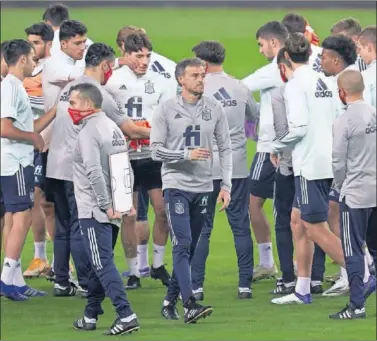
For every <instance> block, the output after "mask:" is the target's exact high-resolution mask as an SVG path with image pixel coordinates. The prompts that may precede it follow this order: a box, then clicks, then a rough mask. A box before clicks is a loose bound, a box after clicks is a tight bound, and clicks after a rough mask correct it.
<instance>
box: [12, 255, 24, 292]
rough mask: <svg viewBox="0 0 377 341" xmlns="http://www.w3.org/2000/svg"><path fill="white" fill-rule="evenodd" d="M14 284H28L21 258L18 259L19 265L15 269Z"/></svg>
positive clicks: (20, 285)
mask: <svg viewBox="0 0 377 341" xmlns="http://www.w3.org/2000/svg"><path fill="white" fill-rule="evenodd" d="M13 285H15V286H17V287H23V286H25V285H26V283H25V280H24V275H23V274H22V267H21V259H19V260H18V265H17V266H16V270H15V271H14V276H13Z"/></svg>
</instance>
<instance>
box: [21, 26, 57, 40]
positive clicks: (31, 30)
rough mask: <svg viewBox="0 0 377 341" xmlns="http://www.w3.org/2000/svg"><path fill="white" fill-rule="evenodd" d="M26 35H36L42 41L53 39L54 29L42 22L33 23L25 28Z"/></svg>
mask: <svg viewBox="0 0 377 341" xmlns="http://www.w3.org/2000/svg"><path fill="white" fill-rule="evenodd" d="M25 33H26V35H31V34H32V35H36V36H39V37H41V38H42V40H43V41H44V42H46V41H53V40H54V30H53V29H52V27H51V26H50V25H47V24H46V23H44V22H39V23H37V24H33V25H31V26H29V27H27V28H26V29H25Z"/></svg>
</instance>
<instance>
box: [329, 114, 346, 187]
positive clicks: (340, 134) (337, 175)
mask: <svg viewBox="0 0 377 341" xmlns="http://www.w3.org/2000/svg"><path fill="white" fill-rule="evenodd" d="M348 141H349V132H348V119H347V117H346V116H345V115H342V116H340V117H338V118H337V119H336V121H335V123H334V127H333V148H332V169H333V173H334V187H335V188H336V189H337V190H340V189H341V188H342V185H343V182H344V179H345V178H346V170H347V168H346V165H347V150H348Z"/></svg>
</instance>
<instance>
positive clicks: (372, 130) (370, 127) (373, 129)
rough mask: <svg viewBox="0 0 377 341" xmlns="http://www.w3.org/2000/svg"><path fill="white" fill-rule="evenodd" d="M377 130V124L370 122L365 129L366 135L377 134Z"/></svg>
mask: <svg viewBox="0 0 377 341" xmlns="http://www.w3.org/2000/svg"><path fill="white" fill-rule="evenodd" d="M376 128H377V126H376V124H373V123H371V122H369V123H368V126H367V128H366V129H365V133H366V134H373V133H375V132H376Z"/></svg>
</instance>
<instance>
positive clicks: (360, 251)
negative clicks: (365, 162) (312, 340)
mask: <svg viewBox="0 0 377 341" xmlns="http://www.w3.org/2000/svg"><path fill="white" fill-rule="evenodd" d="M344 201H345V200H343V202H342V203H341V216H342V220H341V240H342V247H343V252H344V259H345V263H346V269H347V274H348V282H349V286H350V304H349V305H347V306H346V308H344V309H343V310H341V311H340V312H338V313H336V314H333V315H330V318H332V319H355V318H365V317H366V314H365V299H366V297H365V296H366V295H365V293H364V288H365V284H364V277H365V261H364V244H365V239H366V236H367V230H368V220H369V216H370V213H371V210H370V209H367V208H366V209H363V208H361V209H352V208H350V207H349V206H347V204H346V203H345V202H344ZM368 279H369V278H368Z"/></svg>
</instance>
